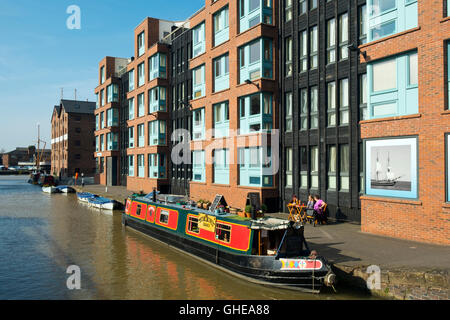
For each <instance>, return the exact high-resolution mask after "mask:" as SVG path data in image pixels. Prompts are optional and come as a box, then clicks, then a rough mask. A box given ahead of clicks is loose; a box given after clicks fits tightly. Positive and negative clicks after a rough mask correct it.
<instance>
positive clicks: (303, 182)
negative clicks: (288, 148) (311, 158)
mask: <svg viewBox="0 0 450 320" xmlns="http://www.w3.org/2000/svg"><path fill="white" fill-rule="evenodd" d="M300 188H302V189H308V154H307V148H306V147H305V146H301V147H300Z"/></svg>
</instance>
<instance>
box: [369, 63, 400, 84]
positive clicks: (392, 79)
mask: <svg viewBox="0 0 450 320" xmlns="http://www.w3.org/2000/svg"><path fill="white" fill-rule="evenodd" d="M372 85H373V87H372V88H373V92H378V91H386V90H392V89H396V88H397V61H396V59H388V60H385V61H381V62H378V63H375V64H373V78H372Z"/></svg>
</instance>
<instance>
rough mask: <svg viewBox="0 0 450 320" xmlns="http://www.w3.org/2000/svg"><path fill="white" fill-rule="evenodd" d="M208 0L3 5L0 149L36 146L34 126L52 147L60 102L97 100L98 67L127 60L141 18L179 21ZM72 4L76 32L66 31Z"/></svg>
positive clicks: (18, 0) (53, 0) (16, 0)
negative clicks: (109, 59)
mask: <svg viewBox="0 0 450 320" xmlns="http://www.w3.org/2000/svg"><path fill="white" fill-rule="evenodd" d="M204 3H205V0H189V1H186V0H171V1H168V0H132V1H123V0H121V1H119V0H71V1H66V0H45V1H33V0H28V1H24V0H1V1H0V110H1V114H0V150H1V149H5V150H6V151H10V150H13V149H14V148H15V147H24V146H28V145H33V144H35V141H36V136H37V123H40V126H41V138H42V139H43V140H45V141H46V142H47V148H50V131H51V124H50V120H51V114H52V110H53V106H54V105H55V104H57V103H58V102H59V99H60V96H61V88H64V98H66V99H73V98H74V90H75V89H77V98H78V99H79V100H86V99H89V100H90V101H95V95H94V88H95V87H96V86H97V79H98V74H97V72H98V70H97V68H98V63H99V62H100V60H101V59H102V58H103V57H105V56H115V57H124V58H126V57H131V56H132V55H133V52H134V51H133V45H134V43H133V31H134V28H135V27H136V26H137V25H138V24H139V23H140V22H142V21H143V20H144V19H145V18H146V17H155V18H160V19H166V20H173V21H181V20H185V19H187V18H188V17H189V16H191V15H192V14H193V13H194V12H195V11H197V10H198V9H200V8H201V7H202V6H203V5H204ZM70 5H77V6H78V7H80V9H81V29H80V30H69V29H68V28H67V26H66V21H67V19H68V18H69V16H70V14H68V13H66V10H67V8H68V7H69V6H70Z"/></svg>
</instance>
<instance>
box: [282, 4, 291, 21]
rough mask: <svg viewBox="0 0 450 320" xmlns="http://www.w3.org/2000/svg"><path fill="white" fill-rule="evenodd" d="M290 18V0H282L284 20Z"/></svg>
mask: <svg viewBox="0 0 450 320" xmlns="http://www.w3.org/2000/svg"><path fill="white" fill-rule="evenodd" d="M290 20H292V0H284V21H286V22H287V21H290Z"/></svg>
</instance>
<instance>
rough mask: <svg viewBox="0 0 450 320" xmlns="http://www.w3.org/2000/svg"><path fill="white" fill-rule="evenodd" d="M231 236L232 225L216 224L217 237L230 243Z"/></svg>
mask: <svg viewBox="0 0 450 320" xmlns="http://www.w3.org/2000/svg"><path fill="white" fill-rule="evenodd" d="M230 237H231V226H229V225H226V224H221V223H217V224H216V239H218V240H220V241H223V242H226V243H230Z"/></svg>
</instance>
